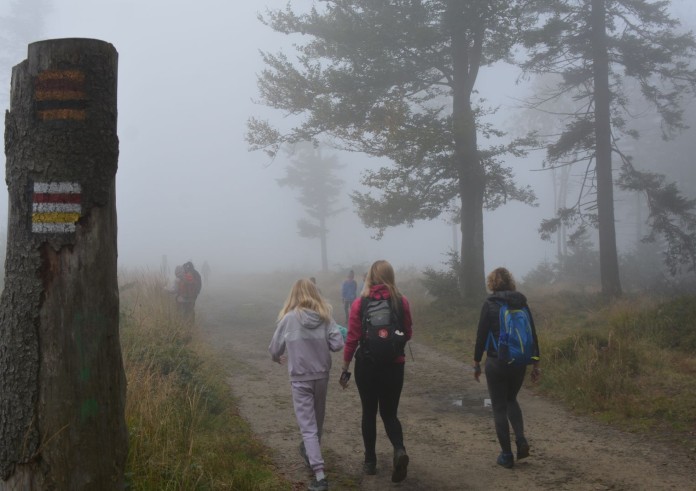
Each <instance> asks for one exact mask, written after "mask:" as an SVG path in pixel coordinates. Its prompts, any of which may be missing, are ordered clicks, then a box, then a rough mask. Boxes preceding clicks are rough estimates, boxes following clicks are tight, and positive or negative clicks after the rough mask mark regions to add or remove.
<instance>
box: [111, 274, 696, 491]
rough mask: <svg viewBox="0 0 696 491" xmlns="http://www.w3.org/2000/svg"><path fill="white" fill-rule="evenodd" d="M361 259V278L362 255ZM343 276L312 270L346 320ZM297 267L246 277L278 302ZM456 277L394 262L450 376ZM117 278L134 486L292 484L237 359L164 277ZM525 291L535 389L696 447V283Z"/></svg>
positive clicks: (422, 336)
mask: <svg viewBox="0 0 696 491" xmlns="http://www.w3.org/2000/svg"><path fill="white" fill-rule="evenodd" d="M344 269H345V270H346V271H347V269H349V267H346V268H344ZM353 269H354V270H355V273H356V279H357V280H358V283H360V280H361V277H362V273H363V272H364V271H365V270H366V269H367V266H366V265H356V266H354V267H353ZM344 274H345V271H342V272H341V273H336V272H332V273H328V274H319V275H318V277H317V281H318V285H319V287H320V289H322V291H323V293H324V295H325V296H327V298H328V299H329V300H330V301H331V303H332V304H333V305H334V308H335V311H334V316H335V317H336V320H337V321H338V322H339V323H340V324H342V323H343V312H342V308H341V303H340V283H341V281H342V280H343V277H344ZM297 277H298V274H296V273H293V272H274V273H272V274H268V275H263V274H257V275H254V276H253V277H249V278H245V279H244V280H243V284H244V285H245V288H250V289H254V290H257V291H259V292H264V293H263V294H264V295H265V296H266V297H267V298H268V299H269V306H270V305H271V304H273V305H275V304H277V305H281V304H282V300H283V298H284V296H285V294H286V293H287V288H289V286H290V285H291V284H292V282H293V281H295V280H296V279H297ZM238 280H239V278H238ZM452 280H454V281H455V282H456V277H452V276H451V275H448V274H447V273H446V272H436V271H433V270H429V271H426V274H423V273H421V272H419V271H416V270H415V269H412V270H407V271H403V270H402V271H398V272H397V283H398V285H399V288H400V289H401V290H402V291H403V292H404V293H405V294H406V295H407V296H408V297H409V300H410V301H411V306H412V312H413V317H414V322H415V324H414V328H415V333H416V337H417V339H418V341H419V342H424V343H426V344H429V345H431V346H433V347H435V348H437V349H439V350H441V351H443V352H445V353H448V354H450V355H452V356H453V357H455V358H457V359H459V360H461V361H462V363H463V368H464V371H463V373H461V374H453V375H452V376H454V377H456V376H462V377H468V376H470V374H469V372H468V370H467V369H468V367H469V366H470V364H471V358H472V354H473V346H474V339H475V335H476V325H477V322H478V316H479V311H478V309H477V308H467V307H464V306H462V304H461V302H459V301H458V300H457V299H456V297H455V296H452V295H450V293H451V284H449V283H448V282H449V281H452ZM286 283H287V284H286ZM122 284H123V285H124V286H122V292H121V310H122V320H121V336H122V338H121V342H122V346H123V353H124V364H125V367H126V374H127V378H128V401H127V412H126V417H127V422H128V428H129V432H130V452H129V458H128V466H127V472H128V481H129V488H130V489H135V490H162V489H171V490H184V489H185V490H194V489H195V490H198V489H200V490H228V489H235V490H236V489H244V490H289V489H292V484H291V483H289V482H287V481H285V480H283V478H282V477H280V476H279V475H278V474H277V473H276V472H275V471H274V468H273V466H272V464H271V461H270V458H269V454H268V451H267V449H265V448H264V447H263V446H262V445H261V444H260V443H259V441H258V440H256V439H255V437H254V435H253V434H252V433H251V431H250V429H249V427H248V425H247V423H246V422H245V421H244V420H243V419H242V418H240V417H239V415H238V413H237V410H236V408H235V402H234V400H233V397H232V395H231V391H230V388H229V386H228V383H227V381H226V374H227V373H229V370H231V367H230V366H225V365H224V364H223V362H222V360H221V358H220V357H219V354H218V355H216V354H215V352H214V349H213V348H211V347H209V346H207V345H206V343H205V340H204V339H202V335H201V334H200V333H199V332H198V331H197V330H196V329H193V328H190V327H187V326H185V325H184V324H182V323H180V322H179V320H178V319H177V316H176V312H175V310H174V308H173V307H174V306H173V302H172V298H171V297H170V296H168V294H166V293H165V292H164V289H163V287H164V281H163V280H162V279H161V277H159V276H158V275H145V274H143V275H140V276H139V277H133V278H129V279H128V280H123V279H122ZM520 290H521V291H523V292H524V293H525V294H526V295H527V296H528V298H529V301H530V305H531V308H532V312H533V314H534V317H535V322H536V324H537V328H538V332H539V336H540V344H541V350H542V357H543V361H542V366H543V377H542V379H541V381H540V383H539V384H537V385H534V386H531V385H530V388H531V389H532V390H534V391H536V392H538V393H540V394H543V395H545V396H547V397H550V398H552V399H554V400H557V401H559V402H561V403H562V404H563V405H565V406H566V407H568V408H570V409H571V410H573V411H575V412H577V413H579V414H585V415H590V416H592V417H594V418H597V419H599V420H601V421H605V422H607V423H611V424H614V425H617V426H618V427H620V428H623V429H625V430H629V431H636V432H644V433H645V434H646V435H648V436H650V437H651V438H657V439H661V440H667V441H670V442H677V443H680V444H683V445H685V446H686V448H687V449H691V451H693V448H694V446H695V444H696V355H694V353H696V325H694V320H693V319H696V295H693V294H688V293H685V292H682V293H681V294H679V295H676V294H674V295H666V296H664V297H660V296H657V295H648V294H640V295H638V294H636V295H625V296H624V298H623V299H621V300H619V301H611V302H609V301H607V300H606V299H605V298H604V297H603V296H602V295H601V294H599V293H593V292H591V291H588V289H587V288H582V289H580V288H579V289H576V290H573V289H572V288H571V287H568V286H565V287H554V288H553V289H551V288H548V287H546V288H542V287H533V286H532V284H528V285H524V284H522V285H520ZM433 292H439V296H436V295H434V294H433ZM271 310H273V309H271ZM258 314H259V312H257V313H256V314H253V315H258ZM266 314H267V315H266ZM271 314H273V315H274V314H275V311H274V312H273V313H270V311H269V312H267V313H264V315H266V317H268V320H269V322H270V319H271V317H269V316H271ZM250 321H251V320H250ZM227 363H229V362H227ZM329 458H332V457H331V456H329Z"/></svg>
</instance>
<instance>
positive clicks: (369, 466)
mask: <svg viewBox="0 0 696 491" xmlns="http://www.w3.org/2000/svg"><path fill="white" fill-rule="evenodd" d="M363 472H364V473H365V474H367V475H368V476H374V475H375V474H377V462H364V463H363Z"/></svg>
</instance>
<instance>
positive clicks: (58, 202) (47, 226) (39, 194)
mask: <svg viewBox="0 0 696 491" xmlns="http://www.w3.org/2000/svg"><path fill="white" fill-rule="evenodd" d="M81 213H82V188H81V187H80V185H79V184H78V183H76V182H35V183H34V197H33V199H32V213H31V231H32V232H34V233H39V234H40V233H71V232H75V223H77V221H78V220H79V219H80V216H81Z"/></svg>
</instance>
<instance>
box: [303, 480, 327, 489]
mask: <svg viewBox="0 0 696 491" xmlns="http://www.w3.org/2000/svg"><path fill="white" fill-rule="evenodd" d="M307 491H329V481H327V480H326V478H324V479H322V480H321V481H317V479H316V478H314V479H312V482H310V483H309V486H308V487H307Z"/></svg>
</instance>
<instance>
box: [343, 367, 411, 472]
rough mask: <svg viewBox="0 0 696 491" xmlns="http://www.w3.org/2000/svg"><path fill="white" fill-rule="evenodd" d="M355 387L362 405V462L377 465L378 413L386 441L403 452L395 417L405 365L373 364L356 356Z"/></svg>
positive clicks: (401, 433)
mask: <svg viewBox="0 0 696 491" xmlns="http://www.w3.org/2000/svg"><path fill="white" fill-rule="evenodd" d="M355 384H356V385H357V386H358V393H359V394H360V402H361V403H362V437H363V444H364V445H365V461H366V462H376V461H377V454H376V452H375V445H376V441H377V411H378V410H379V415H380V417H381V418H382V422H383V423H384V429H385V430H386V432H387V436H388V437H389V441H390V442H391V444H392V446H393V447H394V448H404V435H403V431H402V429H401V422H400V421H399V418H398V417H397V414H396V413H397V411H398V409H399V399H400V398H401V389H402V388H403V385H404V364H403V363H388V364H386V365H383V364H375V363H374V362H373V361H372V360H370V359H369V358H365V357H360V356H357V357H356V359H355Z"/></svg>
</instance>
